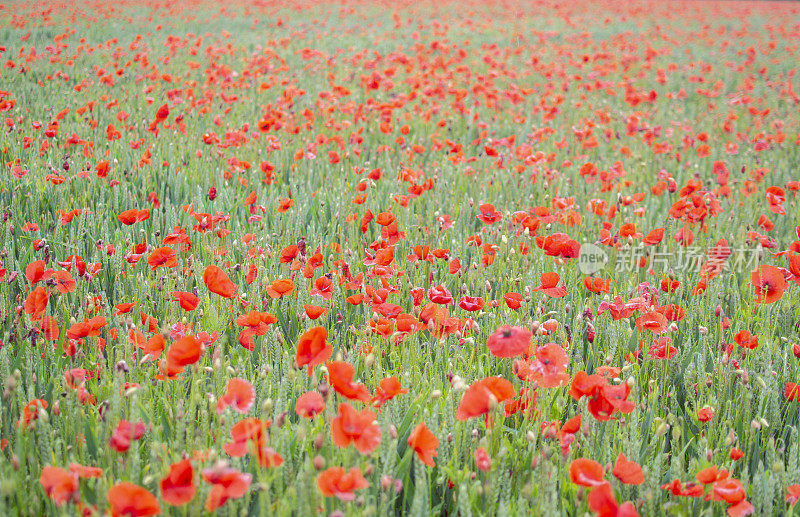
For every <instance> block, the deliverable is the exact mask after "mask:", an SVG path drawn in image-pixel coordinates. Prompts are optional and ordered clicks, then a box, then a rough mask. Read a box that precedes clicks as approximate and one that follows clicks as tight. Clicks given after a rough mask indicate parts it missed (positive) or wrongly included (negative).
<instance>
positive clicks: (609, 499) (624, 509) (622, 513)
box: [587, 481, 639, 517]
mask: <svg viewBox="0 0 800 517" xmlns="http://www.w3.org/2000/svg"><path fill="white" fill-rule="evenodd" d="M587 502H588V503H589V508H591V509H592V511H594V512H595V513H596V515H598V516H600V517H612V516H613V517H639V512H637V511H636V506H634V504H633V503H632V502H630V501H626V502H624V503H622V504H619V503H617V499H616V498H615V497H614V492H613V491H612V490H611V483H609V482H608V481H606V482H604V483H602V484H600V485H599V486H598V487H597V488H595V489H594V490H592V491H591V492H590V493H589V498H588V501H587Z"/></svg>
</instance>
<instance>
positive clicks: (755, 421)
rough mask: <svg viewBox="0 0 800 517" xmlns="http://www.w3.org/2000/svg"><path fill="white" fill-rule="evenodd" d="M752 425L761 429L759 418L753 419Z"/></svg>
mask: <svg viewBox="0 0 800 517" xmlns="http://www.w3.org/2000/svg"><path fill="white" fill-rule="evenodd" d="M750 427H752V428H753V429H756V430H758V429H761V423H760V422H759V421H758V420H753V421H752V422H750Z"/></svg>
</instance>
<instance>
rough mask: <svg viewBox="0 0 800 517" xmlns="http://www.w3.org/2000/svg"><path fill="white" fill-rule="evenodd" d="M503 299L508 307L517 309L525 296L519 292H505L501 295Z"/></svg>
mask: <svg viewBox="0 0 800 517" xmlns="http://www.w3.org/2000/svg"><path fill="white" fill-rule="evenodd" d="M503 300H505V302H506V305H508V308H509V309H513V310H517V309H519V308H520V307H521V306H522V302H523V301H525V298H524V297H523V296H522V295H521V294H519V293H506V294H504V295H503Z"/></svg>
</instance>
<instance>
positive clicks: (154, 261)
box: [147, 247, 178, 270]
mask: <svg viewBox="0 0 800 517" xmlns="http://www.w3.org/2000/svg"><path fill="white" fill-rule="evenodd" d="M147 264H148V265H149V266H150V269H151V270H156V269H158V268H160V267H175V266H177V265H178V255H177V254H176V253H175V250H173V249H172V248H168V247H161V248H156V249H155V250H153V252H152V253H151V254H150V255H149V256H148V257H147Z"/></svg>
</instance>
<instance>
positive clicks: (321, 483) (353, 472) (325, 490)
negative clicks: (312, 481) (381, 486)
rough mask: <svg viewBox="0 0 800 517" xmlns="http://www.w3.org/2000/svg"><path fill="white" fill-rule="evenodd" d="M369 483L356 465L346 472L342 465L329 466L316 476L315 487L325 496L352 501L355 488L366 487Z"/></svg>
mask: <svg viewBox="0 0 800 517" xmlns="http://www.w3.org/2000/svg"><path fill="white" fill-rule="evenodd" d="M368 486H369V483H368V482H367V480H366V479H364V476H363V475H362V474H361V469H360V468H358V467H353V468H351V469H350V470H349V471H348V472H346V471H345V470H344V469H343V468H342V467H331V468H329V469H327V470H324V471H322V472H320V474H319V476H317V488H319V492H320V493H321V494H322V495H324V496H325V497H336V498H337V499H339V500H341V501H352V500H353V499H355V498H356V496H355V494H354V493H353V492H355V491H356V490H362V489H364V488H367V487H368Z"/></svg>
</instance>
